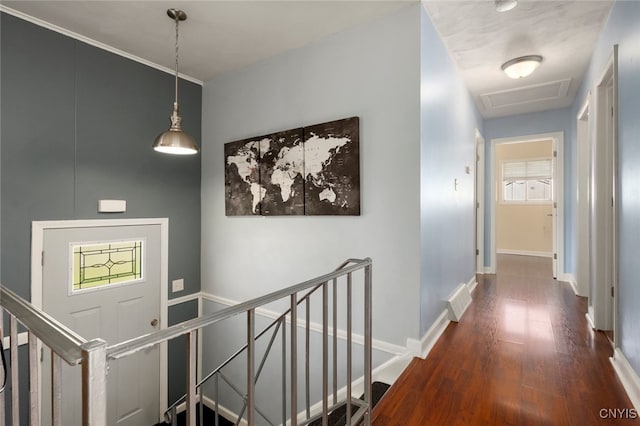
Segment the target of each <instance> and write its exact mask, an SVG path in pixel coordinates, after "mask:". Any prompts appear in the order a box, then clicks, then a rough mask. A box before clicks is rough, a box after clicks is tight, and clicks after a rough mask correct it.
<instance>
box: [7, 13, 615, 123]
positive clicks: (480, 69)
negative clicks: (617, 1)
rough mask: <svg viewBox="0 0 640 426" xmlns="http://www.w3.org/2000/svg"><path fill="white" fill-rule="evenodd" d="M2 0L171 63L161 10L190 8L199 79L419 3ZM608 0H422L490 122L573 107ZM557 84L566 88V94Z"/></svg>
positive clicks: (168, 27) (189, 58)
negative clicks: (499, 8) (503, 1)
mask: <svg viewBox="0 0 640 426" xmlns="http://www.w3.org/2000/svg"><path fill="white" fill-rule="evenodd" d="M0 1H1V2H2V5H3V6H5V7H8V8H10V9H12V10H13V11H18V12H19V13H23V14H26V15H29V16H30V17H34V18H36V19H39V20H42V21H44V22H46V23H49V24H53V25H55V26H58V27H60V28H62V29H65V30H67V31H70V32H73V33H76V34H79V35H81V36H83V37H86V38H89V39H92V40H95V41H97V42H99V43H103V44H105V45H108V46H111V47H113V48H115V49H118V50H121V51H124V52H127V53H129V54H131V55H134V56H137V57H139V58H142V59H144V60H146V61H149V62H151V63H154V64H159V65H161V66H163V67H166V68H169V69H172V68H173V64H174V56H173V54H174V52H173V43H174V36H175V33H174V26H173V23H172V22H171V21H170V20H169V18H168V17H167V16H166V9H168V8H170V7H179V8H180V9H183V10H185V11H186V12H187V14H188V19H187V21H186V22H184V23H182V24H181V26H180V71H181V73H183V74H185V75H187V76H191V77H193V78H194V79H197V80H200V81H207V80H210V79H212V78H213V77H215V76H216V75H218V74H220V73H224V72H227V71H232V70H237V69H240V68H242V67H245V66H247V65H250V64H252V63H255V62H258V61H260V60H262V59H265V58H268V57H270V56H274V55H277V54H278V53H281V52H284V51H286V50H289V49H294V48H299V47H303V46H305V45H307V44H309V43H313V42H314V41H316V40H319V39H321V38H323V37H326V36H328V35H330V34H334V33H337V32H339V31H343V30H345V29H348V28H352V27H355V26H357V25H360V24H362V23H364V22H367V21H370V20H373V19H376V18H378V17H380V16H383V15H385V14H389V13H392V12H393V11H395V10H397V9H399V8H401V7H404V6H406V5H407V4H409V3H416V0H377V1H369V0H351V1H338V0H296V1H291V0H289V1H286V0H285V1H274V0H254V1H247V0H227V1H219V0H218V1H215V0H209V1H202V0H200V1H193V0H175V1H171V2H167V1H155V0H142V1H94V0H91V1H88V0H87V1H80V0H76V1H31V0H19V1H16V0H0ZM612 1H613V0H604V1H598V0H596V1H593V0H583V1H549V0H546V1H532V0H529V1H527V0H520V4H519V5H518V7H516V8H515V9H513V10H511V11H509V12H505V13H498V12H496V11H495V9H494V7H493V1H492V0H475V1H464V2H460V1H450V0H440V1H428V2H425V3H424V6H425V8H426V10H427V12H428V13H429V14H430V16H431V18H432V20H433V22H434V25H435V26H436V29H437V30H438V32H439V33H440V34H441V36H442V38H443V40H444V42H445V45H446V46H447V48H448V49H449V51H450V52H451V56H452V58H453V59H454V61H455V62H456V65H457V67H458V69H459V71H460V73H461V75H462V78H463V79H464V80H465V82H466V83H467V85H468V87H469V90H470V91H471V94H472V96H473V97H474V100H475V101H476V104H477V106H478V108H479V109H480V111H481V113H482V114H483V116H484V117H486V118H490V117H498V116H506V115H512V114H518V113H523V112H531V111H540V110H545V109H552V108H561V107H565V106H568V105H570V104H571V102H572V101H573V99H574V97H575V93H576V91H577V89H578V86H579V84H580V81H581V79H582V76H583V74H584V71H585V69H586V66H587V64H588V62H589V58H590V56H591V51H592V49H593V46H594V44H595V41H596V38H597V35H598V34H599V32H600V30H601V28H602V25H603V23H604V20H605V19H606V17H607V16H608V13H609V9H610V7H611V5H612ZM9 12H11V11H10V10H9ZM527 54H540V55H542V56H543V57H544V60H543V63H542V65H541V66H540V68H539V69H538V70H537V71H536V72H535V73H534V74H533V75H532V76H530V77H528V78H526V79H523V80H517V81H516V80H511V79H509V78H508V77H506V76H505V75H504V74H503V73H502V71H501V70H500V65H501V64H502V63H503V62H505V61H506V60H508V59H511V58H513V57H516V56H522V55H527ZM567 79H570V81H569V84H567V81H566V80H567ZM530 86H534V87H530ZM562 88H566V89H567V90H566V94H565V95H562V91H561V89H562ZM520 89H524V90H520ZM505 90H506V91H507V92H506V93H502V91H505ZM496 92H497V93H496ZM482 95H488V96H484V97H483V96H482ZM540 99H543V100H542V101H541V100H540ZM505 103H506V106H504V104H505ZM498 105H503V106H498Z"/></svg>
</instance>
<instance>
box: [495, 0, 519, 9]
mask: <svg viewBox="0 0 640 426" xmlns="http://www.w3.org/2000/svg"><path fill="white" fill-rule="evenodd" d="M493 3H494V4H495V6H496V10H497V11H498V12H506V11H507V10H511V9H513V8H514V7H516V5H517V4H518V0H494V2H493Z"/></svg>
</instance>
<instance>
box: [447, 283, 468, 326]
mask: <svg viewBox="0 0 640 426" xmlns="http://www.w3.org/2000/svg"><path fill="white" fill-rule="evenodd" d="M470 304H471V293H470V292H469V287H467V285H466V284H460V285H459V286H458V288H456V289H455V291H454V292H453V293H452V294H451V297H449V299H448V300H447V308H448V309H449V319H450V320H451V321H455V322H458V321H460V318H462V314H464V311H466V310H467V308H468V307H469V305H470Z"/></svg>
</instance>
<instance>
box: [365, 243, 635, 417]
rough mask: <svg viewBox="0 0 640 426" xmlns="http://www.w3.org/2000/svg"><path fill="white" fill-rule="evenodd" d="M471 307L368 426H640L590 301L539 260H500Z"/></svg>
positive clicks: (410, 370) (412, 365)
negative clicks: (590, 313)
mask: <svg viewBox="0 0 640 426" xmlns="http://www.w3.org/2000/svg"><path fill="white" fill-rule="evenodd" d="M477 279H478V287H477V289H476V291H475V292H474V295H473V303H472V304H471V306H470V307H469V309H468V310H467V312H466V313H465V314H464V316H463V318H462V320H461V321H460V322H459V323H451V324H449V326H448V327H447V329H446V330H445V332H444V333H443V335H442V337H441V338H440V339H439V341H438V342H437V343H436V344H435V346H434V347H433V349H432V350H431V353H430V354H429V356H428V357H427V359H420V358H415V359H414V360H412V362H411V363H410V364H409V367H407V369H406V370H405V371H404V372H403V374H402V375H401V377H400V378H399V379H398V381H396V383H395V384H394V385H393V386H392V387H391V389H390V390H389V391H388V393H387V395H385V397H384V398H383V399H382V401H381V402H380V403H379V404H378V406H377V407H376V408H375V409H374V412H373V424H374V426H412V425H416V426H423V425H438V426H440V425H447V426H449V425H501V426H502V425H518V426H520V425H580V426H584V425H599V424H625V425H630V424H640V420H638V419H624V420H620V419H603V418H602V411H601V410H603V409H604V410H608V409H632V408H633V406H632V405H631V402H630V401H629V399H628V397H627V395H626V393H625V391H624V389H623V388H622V385H621V383H620V382H619V380H618V378H617V376H616V375H615V372H614V370H613V368H612V366H611V364H610V362H609V357H610V356H611V355H612V347H611V344H610V342H609V341H608V339H607V337H606V336H605V335H604V333H601V332H594V331H593V330H592V329H591V328H589V326H588V324H587V322H586V319H585V312H586V309H587V301H586V299H585V298H581V297H577V296H575V295H574V293H573V291H572V290H571V287H570V286H569V285H568V284H567V283H562V282H559V281H556V280H554V279H553V278H552V277H551V261H550V260H549V259H545V258H536V257H527V256H513V255H499V256H498V273H497V274H496V275H479V276H478V277H477Z"/></svg>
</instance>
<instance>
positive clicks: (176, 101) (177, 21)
mask: <svg viewBox="0 0 640 426" xmlns="http://www.w3.org/2000/svg"><path fill="white" fill-rule="evenodd" d="M179 23H180V19H179V18H178V14H177V13H176V92H175V105H174V108H175V109H176V110H177V109H178V26H179Z"/></svg>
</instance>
